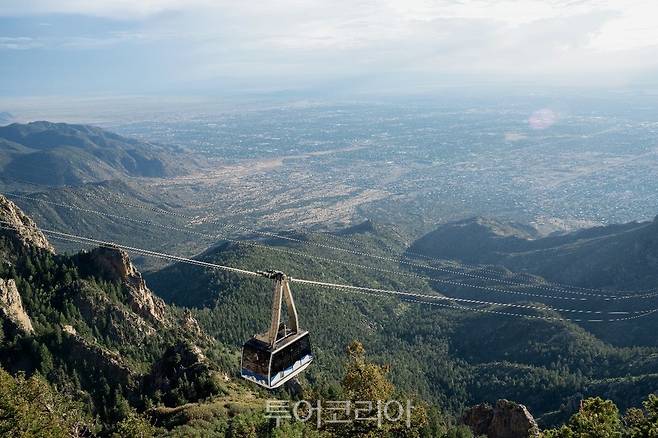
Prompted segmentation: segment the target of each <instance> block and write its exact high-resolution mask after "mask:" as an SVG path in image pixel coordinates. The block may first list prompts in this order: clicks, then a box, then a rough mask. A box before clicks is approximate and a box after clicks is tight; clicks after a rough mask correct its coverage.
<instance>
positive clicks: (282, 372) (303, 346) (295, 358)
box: [240, 271, 313, 389]
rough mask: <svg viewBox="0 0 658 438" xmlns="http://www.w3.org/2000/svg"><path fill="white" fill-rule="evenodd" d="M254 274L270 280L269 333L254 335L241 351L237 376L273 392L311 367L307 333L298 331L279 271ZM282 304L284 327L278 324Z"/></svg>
mask: <svg viewBox="0 0 658 438" xmlns="http://www.w3.org/2000/svg"><path fill="white" fill-rule="evenodd" d="M258 273H259V274H261V275H262V276H264V277H267V278H270V279H272V280H274V299H273V301H272V322H271V324H270V329H269V331H267V332H266V333H262V334H258V335H254V337H252V338H251V339H249V340H248V341H247V342H246V343H245V344H244V346H243V347H242V360H241V373H240V374H241V376H242V377H243V378H244V379H246V380H249V381H251V382H254V383H257V384H258V385H260V386H263V387H265V388H267V389H275V388H278V387H279V386H281V385H283V384H284V383H286V382H287V381H289V380H290V379H292V378H294V377H295V376H297V375H299V373H301V372H302V371H304V370H305V369H306V368H308V366H309V365H310V364H311V362H312V361H313V354H312V352H311V340H310V337H309V333H308V332H307V331H304V330H301V329H300V328H299V322H298V319H297V309H296V308H295V301H294V300H293V298H292V292H290V285H289V284H288V277H287V276H286V275H285V274H284V273H283V272H280V271H266V272H263V271H259V272H258ZM283 300H285V302H286V307H287V312H288V323H287V324H285V323H282V322H281V306H282V304H283Z"/></svg>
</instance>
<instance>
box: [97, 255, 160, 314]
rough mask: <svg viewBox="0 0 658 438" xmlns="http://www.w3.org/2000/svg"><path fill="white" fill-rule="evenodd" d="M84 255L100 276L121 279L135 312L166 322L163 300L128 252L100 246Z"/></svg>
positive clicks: (115, 279)
mask: <svg viewBox="0 0 658 438" xmlns="http://www.w3.org/2000/svg"><path fill="white" fill-rule="evenodd" d="M85 257H86V258H87V259H88V261H89V262H90V264H91V267H92V269H93V270H94V271H96V272H97V273H98V274H100V276H102V277H104V278H105V279H107V280H110V281H117V280H118V281H121V282H122V283H123V284H125V285H126V286H127V289H128V292H129V297H128V299H129V305H130V307H131V309H132V310H133V311H134V312H135V313H137V314H138V315H140V316H141V317H142V318H145V319H147V320H150V321H151V322H156V323H159V324H164V325H166V324H167V317H166V305H165V303H164V301H163V300H162V299H161V298H159V297H157V296H155V295H154V294H153V292H151V290H150V289H149V288H148V287H147V286H146V282H145V281H144V278H143V277H142V274H141V273H140V272H139V271H138V270H137V268H136V267H135V265H133V263H132V262H131V261H130V257H129V256H128V253H126V252H125V251H122V250H119V249H117V248H111V247H100V248H95V249H94V250H92V251H91V252H88V253H86V254H85Z"/></svg>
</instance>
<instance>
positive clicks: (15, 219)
mask: <svg viewBox="0 0 658 438" xmlns="http://www.w3.org/2000/svg"><path fill="white" fill-rule="evenodd" d="M0 226H2V227H5V228H9V229H5V230H4V231H6V232H7V233H6V234H8V235H10V236H12V237H13V238H14V239H15V240H17V241H18V242H20V243H21V244H22V245H24V246H26V247H27V246H33V247H37V248H41V249H43V250H46V251H49V252H53V253H54V252H55V249H54V248H53V247H52V245H51V244H50V242H48V239H46V236H44V234H43V233H42V232H41V231H39V229H38V228H37V225H36V223H34V221H33V220H32V219H31V218H29V217H28V216H27V215H26V214H25V213H23V211H21V209H20V208H18V206H17V205H16V204H14V203H13V202H11V201H10V200H9V199H7V198H5V197H4V196H2V195H0Z"/></svg>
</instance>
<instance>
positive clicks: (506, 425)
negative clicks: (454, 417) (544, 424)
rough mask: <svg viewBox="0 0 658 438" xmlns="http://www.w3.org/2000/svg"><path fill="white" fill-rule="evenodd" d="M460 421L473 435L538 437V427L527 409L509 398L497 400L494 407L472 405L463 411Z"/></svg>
mask: <svg viewBox="0 0 658 438" xmlns="http://www.w3.org/2000/svg"><path fill="white" fill-rule="evenodd" d="M462 421H463V422H464V424H466V425H467V426H468V427H470V429H471V430H472V431H473V433H474V434H475V435H486V436H487V437H489V438H528V437H532V438H535V437H539V428H538V427H537V423H536V422H535V419H534V418H533V417H532V414H530V412H528V409H527V408H526V407H525V406H523V405H521V404H518V403H514V402H511V401H509V400H498V401H497V402H496V406H494V407H492V406H490V405H488V404H479V405H476V406H473V407H472V408H470V409H468V410H467V411H466V412H465V413H464V415H463V417H462Z"/></svg>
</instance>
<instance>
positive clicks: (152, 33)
mask: <svg viewBox="0 0 658 438" xmlns="http://www.w3.org/2000/svg"><path fill="white" fill-rule="evenodd" d="M48 14H81V15H90V16H100V17H106V18H109V19H112V20H117V21H119V22H121V21H130V22H132V23H136V25H137V28H136V29H131V30H130V31H129V32H123V33H122V32H114V33H111V32H110V33H107V34H105V35H93V36H89V35H71V36H70V37H68V38H65V39H60V40H51V41H50V42H49V43H47V42H43V41H42V42H40V44H42V45H50V46H53V45H55V46H60V47H67V48H75V47H77V48H83V49H93V48H95V47H106V46H108V45H117V44H129V43H136V42H139V43H144V42H149V43H152V42H156V41H161V42H162V44H171V43H174V42H175V43H176V44H179V45H185V48H184V50H180V51H178V52H173V51H172V53H171V56H172V57H180V58H181V60H180V64H181V65H184V66H185V70H184V71H180V72H175V75H176V76H177V77H185V78H187V79H188V80H202V79H208V80H210V79H212V78H213V77H216V76H222V75H234V76H257V75H271V76H277V75H279V76H286V75H297V76H322V75H325V76H327V77H331V76H341V75H342V76H349V75H360V74H370V75H375V74H378V75H382V76H385V75H393V76H394V75H396V74H401V73H415V74H424V75H433V74H434V75H441V74H450V75H480V76H481V77H484V78H485V79H486V78H487V77H494V76H495V77H508V78H509V77H511V78H516V77H524V78H525V80H530V81H534V80H536V81H542V80H546V79H547V78H548V79H549V80H550V78H551V77H557V76H561V77H571V78H573V79H574V80H575V81H581V82H582V81H585V82H589V81H590V79H589V78H590V77H592V76H594V77H595V79H596V80H606V79H605V78H613V79H614V80H615V81H622V82H623V81H627V80H629V78H630V77H631V76H632V75H633V74H635V73H637V72H642V71H649V70H651V69H654V68H656V67H657V65H656V63H657V61H656V60H658V26H655V24H654V23H653V20H655V17H657V16H658V2H654V1H652V0H624V1H623V2H621V1H618V0H541V1H540V0H269V1H267V0H263V1H259V2H249V1H242V2H239V1H235V0H3V1H2V3H0V15H4V16H12V15H28V16H29V15H38V16H39V17H38V18H37V19H38V20H39V21H40V22H43V21H44V19H43V17H41V16H42V15H48ZM34 41H36V40H34ZM34 41H32V43H33V44H35V43H34ZM12 44H15V45H16V46H17V47H18V46H21V44H22V45H23V46H24V47H25V48H29V43H28V42H27V41H25V42H11V41H5V42H4V43H3V41H2V40H0V48H2V47H4V48H12V47H10V46H11V45H12Z"/></svg>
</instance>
